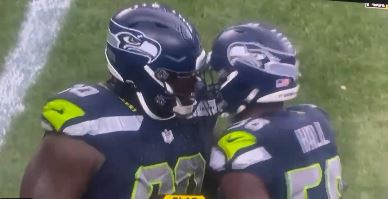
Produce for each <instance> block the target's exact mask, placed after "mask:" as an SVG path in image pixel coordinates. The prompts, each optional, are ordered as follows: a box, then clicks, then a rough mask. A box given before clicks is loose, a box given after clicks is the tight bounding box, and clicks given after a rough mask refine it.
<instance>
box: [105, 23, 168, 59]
mask: <svg viewBox="0 0 388 199" xmlns="http://www.w3.org/2000/svg"><path fill="white" fill-rule="evenodd" d="M108 43H109V44H110V45H111V46H113V47H115V48H117V49H119V50H122V51H125V52H128V53H132V54H136V55H140V56H143V57H146V58H148V64H149V63H152V62H153V61H155V60H156V59H157V58H158V57H159V55H160V52H161V51H162V48H161V46H160V44H159V43H158V42H157V41H155V40H154V39H152V38H150V37H147V36H146V35H145V34H144V33H143V32H141V31H139V30H135V29H130V28H126V29H125V30H124V31H121V32H117V33H112V32H110V31H109V33H108Z"/></svg>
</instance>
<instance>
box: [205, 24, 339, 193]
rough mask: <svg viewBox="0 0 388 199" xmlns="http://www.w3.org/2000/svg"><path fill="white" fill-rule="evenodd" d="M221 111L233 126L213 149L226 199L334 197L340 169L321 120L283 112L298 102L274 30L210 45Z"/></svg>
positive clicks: (288, 58) (290, 62)
mask: <svg viewBox="0 0 388 199" xmlns="http://www.w3.org/2000/svg"><path fill="white" fill-rule="evenodd" d="M210 64H211V66H212V67H213V68H214V69H215V70H216V71H218V74H219V77H220V78H219V83H220V85H221V86H220V93H221V95H222V98H223V102H222V106H223V108H222V112H223V114H224V115H225V114H229V115H231V116H232V120H233V124H232V125H230V126H229V127H228V128H227V130H226V131H225V133H224V134H223V135H222V136H221V137H220V138H219V140H218V142H217V146H215V147H214V148H213V149H212V155H211V161H210V165H211V167H212V168H213V169H215V170H216V171H218V172H220V173H221V175H222V177H221V180H220V186H219V189H220V192H221V193H220V194H221V196H222V197H223V198H227V199H248V198H249V199H250V198H260V199H265V198H272V199H286V198H288V199H306V198H311V199H324V198H325V199H326V198H328V199H336V198H340V190H341V185H342V182H341V164H340V158H339V156H338V153H337V147H336V143H335V139H334V132H333V129H332V127H331V125H330V122H329V120H328V116H327V115H326V113H325V112H324V111H323V110H322V109H320V108H319V107H317V106H315V105H295V106H289V107H285V106H284V102H285V101H288V100H291V99H293V98H295V97H296V96H297V92H298V89H299V85H298V82H297V79H298V75H299V72H298V66H297V58H296V52H295V49H294V47H293V46H292V44H291V43H290V41H289V40H288V39H287V37H286V36H285V35H284V34H283V33H282V32H280V31H279V30H278V29H277V28H274V27H271V26H269V25H264V24H261V23H246V24H241V25H236V26H232V27H229V28H227V29H225V30H224V31H223V32H221V33H220V34H219V35H218V36H217V38H216V39H215V41H214V44H213V47H212V53H211V54H210Z"/></svg>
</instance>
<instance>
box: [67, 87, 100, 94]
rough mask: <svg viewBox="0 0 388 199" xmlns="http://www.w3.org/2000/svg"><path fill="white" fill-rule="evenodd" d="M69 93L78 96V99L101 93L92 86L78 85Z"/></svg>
mask: <svg viewBox="0 0 388 199" xmlns="http://www.w3.org/2000/svg"><path fill="white" fill-rule="evenodd" d="M69 92H70V93H73V94H75V95H77V96H78V97H86V96H89V95H94V94H97V93H98V92H99V91H98V90H97V89H96V88H94V87H92V86H88V85H84V84H77V85H74V86H73V87H72V88H70V89H69Z"/></svg>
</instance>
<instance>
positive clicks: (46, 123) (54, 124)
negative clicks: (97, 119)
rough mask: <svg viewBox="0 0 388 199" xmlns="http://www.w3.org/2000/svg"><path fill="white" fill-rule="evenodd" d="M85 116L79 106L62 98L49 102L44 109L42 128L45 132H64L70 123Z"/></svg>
mask: <svg viewBox="0 0 388 199" xmlns="http://www.w3.org/2000/svg"><path fill="white" fill-rule="evenodd" d="M84 115H85V111H84V110H83V109H82V108H81V107H80V106H78V105H77V104H75V103H73V102H71V101H69V100H67V99H61V98H54V99H52V100H49V101H48V102H47V103H46V104H45V105H44V106H43V109H42V128H43V129H44V130H45V131H54V132H62V131H63V129H64V128H65V127H66V126H67V125H66V123H68V122H69V121H71V120H73V119H76V118H80V117H82V116H84Z"/></svg>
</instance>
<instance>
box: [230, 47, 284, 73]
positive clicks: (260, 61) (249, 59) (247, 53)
mask: <svg viewBox="0 0 388 199" xmlns="http://www.w3.org/2000/svg"><path fill="white" fill-rule="evenodd" d="M271 51H276V50H274V49H268V48H266V47H264V46H262V45H261V44H259V43H253V42H235V43H232V44H230V45H229V47H228V59H229V62H230V63H231V64H232V65H233V64H234V63H235V62H236V61H241V62H244V63H246V64H248V65H250V66H254V67H258V68H262V67H263V66H264V64H266V63H268V62H279V61H280V58H279V57H277V56H275V55H274V53H273V52H272V53H271Z"/></svg>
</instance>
